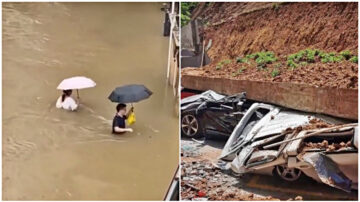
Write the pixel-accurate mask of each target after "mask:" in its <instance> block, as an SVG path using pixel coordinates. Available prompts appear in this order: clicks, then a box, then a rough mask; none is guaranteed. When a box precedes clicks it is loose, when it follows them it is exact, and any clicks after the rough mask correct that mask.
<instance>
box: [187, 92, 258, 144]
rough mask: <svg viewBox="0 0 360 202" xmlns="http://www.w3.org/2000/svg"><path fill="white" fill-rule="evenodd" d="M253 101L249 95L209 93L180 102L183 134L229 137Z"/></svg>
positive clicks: (188, 135)
mask: <svg viewBox="0 0 360 202" xmlns="http://www.w3.org/2000/svg"><path fill="white" fill-rule="evenodd" d="M252 103H253V102H252V101H251V100H248V99H246V93H239V94H235V95H230V96H224V95H221V94H218V93H216V92H214V91H212V90H208V91H206V92H203V93H201V94H198V95H193V96H190V97H186V98H184V99H182V100H181V134H182V135H184V136H187V137H191V138H194V137H200V136H203V135H212V134H215V135H225V136H230V134H231V132H232V131H233V130H234V128H235V126H236V125H237V124H238V123H239V121H240V120H241V118H242V117H243V115H244V114H245V112H246V110H247V109H248V108H249V107H250V106H251V104H252Z"/></svg>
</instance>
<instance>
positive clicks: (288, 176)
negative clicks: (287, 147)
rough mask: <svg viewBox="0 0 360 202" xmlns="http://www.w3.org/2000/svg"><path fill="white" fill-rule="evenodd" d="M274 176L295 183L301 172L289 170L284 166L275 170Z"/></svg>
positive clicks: (294, 169)
mask: <svg viewBox="0 0 360 202" xmlns="http://www.w3.org/2000/svg"><path fill="white" fill-rule="evenodd" d="M275 170H276V174H277V175H278V176H279V177H280V178H281V179H283V180H286V181H290V182H292V181H296V180H298V179H299V178H300V176H301V174H302V172H301V170H299V169H297V168H289V167H287V166H286V165H279V166H276V168H275Z"/></svg>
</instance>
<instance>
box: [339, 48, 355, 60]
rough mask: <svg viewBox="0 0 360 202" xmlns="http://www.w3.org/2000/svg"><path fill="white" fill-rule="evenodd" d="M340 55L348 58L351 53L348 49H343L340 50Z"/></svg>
mask: <svg viewBox="0 0 360 202" xmlns="http://www.w3.org/2000/svg"><path fill="white" fill-rule="evenodd" d="M340 55H341V56H343V57H344V58H345V59H346V60H349V59H350V58H351V56H352V53H351V52H350V51H349V50H344V51H341V52H340Z"/></svg>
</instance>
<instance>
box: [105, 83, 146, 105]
mask: <svg viewBox="0 0 360 202" xmlns="http://www.w3.org/2000/svg"><path fill="white" fill-rule="evenodd" d="M151 95H152V92H151V91H150V90H149V89H147V88H146V87H145V86H144V85H138V84H133V85H126V86H121V87H117V88H115V90H113V91H112V92H111V94H110V95H109V97H108V98H109V100H111V102H117V103H132V102H139V101H141V100H144V99H146V98H148V97H150V96H151Z"/></svg>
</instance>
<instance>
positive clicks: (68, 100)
mask: <svg viewBox="0 0 360 202" xmlns="http://www.w3.org/2000/svg"><path fill="white" fill-rule="evenodd" d="M94 86H96V83H95V82H94V81H93V80H91V79H89V78H86V77H83V76H76V77H71V78H68V79H64V80H63V81H62V82H61V83H60V84H59V86H58V87H57V89H59V90H63V94H62V95H61V96H60V97H59V98H58V99H57V101H56V108H59V109H61V108H62V109H65V110H69V111H75V110H76V109H78V107H79V100H80V96H79V89H83V88H91V87H94ZM72 89H76V90H77V98H78V99H77V100H76V101H75V99H74V98H72V97H71V94H72Z"/></svg>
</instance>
